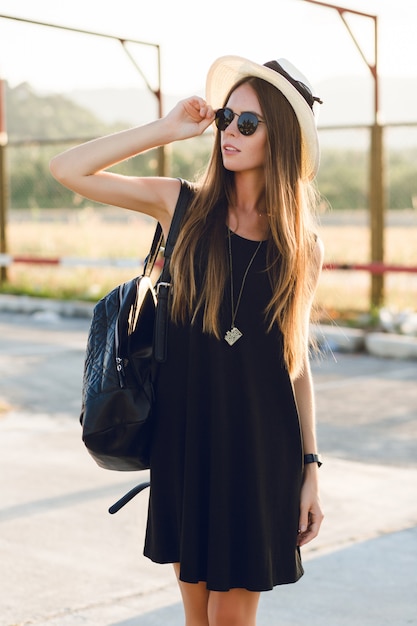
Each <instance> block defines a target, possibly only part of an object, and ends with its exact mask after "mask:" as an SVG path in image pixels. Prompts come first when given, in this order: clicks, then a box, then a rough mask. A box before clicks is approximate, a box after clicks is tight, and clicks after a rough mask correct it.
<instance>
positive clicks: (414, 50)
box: [0, 0, 417, 96]
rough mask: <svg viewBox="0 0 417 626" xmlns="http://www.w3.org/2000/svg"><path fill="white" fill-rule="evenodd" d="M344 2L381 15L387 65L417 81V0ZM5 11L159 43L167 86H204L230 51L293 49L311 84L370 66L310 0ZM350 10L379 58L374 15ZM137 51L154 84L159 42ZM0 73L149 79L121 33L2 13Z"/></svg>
mask: <svg viewBox="0 0 417 626" xmlns="http://www.w3.org/2000/svg"><path fill="white" fill-rule="evenodd" d="M334 4H338V2H337V0H334ZM340 4H341V5H342V6H343V7H345V8H349V9H356V10H360V11H363V12H366V13H370V14H373V15H374V14H375V15H378V20H379V69H380V74H381V75H382V76H400V75H401V76H409V77H412V78H413V79H414V86H415V87H414V88H417V44H416V36H415V29H416V24H417V0H341V2H340ZM0 14H2V15H10V16H15V17H22V18H27V19H34V20H37V21H42V22H48V23H54V24H60V25H65V26H72V27H75V28H81V29H85V30H94V31H100V32H102V33H108V34H113V35H117V36H118V37H126V38H132V39H136V40H140V41H145V42H150V43H157V44H159V45H160V46H161V57H162V90H163V92H165V93H170V94H178V95H180V96H183V95H191V94H193V93H195V92H200V93H201V89H202V87H204V84H205V76H206V73H207V70H208V68H209V66H210V64H211V62H212V61H213V60H214V59H215V58H217V57H219V56H222V55H224V54H238V55H241V56H245V57H248V58H251V59H252V60H254V61H257V62H260V63H264V62H265V61H268V60H271V59H274V58H277V57H286V58H288V59H290V60H291V61H292V62H293V63H294V64H295V65H296V66H298V67H299V68H300V69H301V70H302V71H303V72H304V74H306V75H307V76H308V78H309V79H310V81H311V82H312V83H313V84H314V83H317V82H318V81H321V80H323V79H326V78H329V77H332V76H335V75H361V76H367V75H369V70H368V69H367V67H366V65H365V63H364V61H363V60H362V58H361V57H360V55H359V53H358V51H357V49H356V47H355V46H354V44H353V41H352V39H351V37H350V35H349V33H348V31H347V29H346V27H345V25H344V24H343V22H342V20H341V19H340V16H339V15H338V13H337V11H335V10H334V9H330V8H325V7H321V6H316V5H313V4H311V3H309V2H306V1H305V0H236V1H231V0H228V1H226V0H210V1H209V2H198V1H196V0H116V1H114V0H71V2H65V1H64V0H61V1H60V0H36V1H35V0H0ZM346 18H347V20H348V21H349V24H350V26H351V28H352V31H353V32H354V33H355V35H356V36H357V38H358V40H359V42H360V44H361V46H362V47H363V48H364V50H365V51H366V53H367V56H368V58H369V60H370V61H373V21H372V20H370V19H368V18H364V17H357V16H353V15H346ZM131 51H132V53H133V54H134V56H135V59H136V60H137V62H138V64H139V65H140V66H141V68H142V69H143V70H144V72H145V74H146V76H147V77H148V80H149V82H151V83H152V84H155V80H156V76H157V74H156V62H155V58H156V57H155V54H154V50H153V48H152V47H149V46H137V47H134V48H131ZM0 76H1V77H3V78H5V79H7V80H8V81H9V82H10V84H11V85H12V86H14V85H16V84H18V83H20V82H23V81H28V82H30V83H31V84H32V85H33V86H34V87H35V88H38V89H41V90H47V91H53V92H59V91H70V90H71V89H73V88H94V87H103V86H112V87H126V86H138V83H141V82H142V81H141V79H140V77H139V76H138V73H137V70H136V69H135V68H134V66H133V64H132V63H131V62H130V61H129V60H128V59H127V58H126V56H125V54H124V52H123V50H122V47H121V45H120V44H119V43H117V42H115V43H114V42H111V41H108V40H103V39H99V38H92V37H86V36H81V35H74V34H71V33H67V32H65V31H62V30H59V31H57V30H55V29H50V28H44V27H37V26H33V25H28V24H22V23H19V22H14V21H11V20H6V19H0ZM142 84H143V83H142Z"/></svg>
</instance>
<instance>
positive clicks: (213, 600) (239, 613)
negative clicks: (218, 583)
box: [208, 589, 260, 626]
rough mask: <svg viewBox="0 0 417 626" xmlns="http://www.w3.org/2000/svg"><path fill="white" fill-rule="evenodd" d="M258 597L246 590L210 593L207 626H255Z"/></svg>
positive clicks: (256, 594) (256, 593)
mask: <svg viewBox="0 0 417 626" xmlns="http://www.w3.org/2000/svg"><path fill="white" fill-rule="evenodd" d="M259 597H260V593H259V592H255V591H248V590H247V589H231V590H230V591H210V596H209V601H208V617H209V626H256V613H257V610H258V603H259Z"/></svg>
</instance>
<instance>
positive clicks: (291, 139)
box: [171, 78, 316, 376]
mask: <svg viewBox="0 0 417 626" xmlns="http://www.w3.org/2000/svg"><path fill="white" fill-rule="evenodd" d="M242 83H248V84H249V85H251V87H252V88H253V89H254V91H255V93H256V94H257V97H258V100H259V103H260V106H261V109H262V113H263V117H264V119H265V120H266V125H267V131H268V132H267V144H266V158H265V187H264V192H263V198H262V200H263V203H264V204H265V207H266V212H267V215H268V222H269V229H270V233H269V239H268V247H267V269H268V274H269V278H270V282H271V286H272V297H271V300H270V302H269V304H268V306H267V310H266V311H265V319H266V320H267V327H268V330H270V329H271V328H272V327H273V325H274V324H278V326H279V328H280V329H281V331H282V333H283V337H284V360H285V364H286V367H287V369H288V371H289V373H290V374H291V375H292V376H296V375H297V374H299V373H300V372H301V369H302V366H303V362H304V356H305V350H306V346H307V340H308V337H307V334H308V327H307V324H306V319H305V318H306V311H307V309H308V306H309V303H310V299H311V297H312V282H313V274H314V267H315V263H314V261H313V259H312V257H313V254H314V247H315V240H316V236H315V234H314V230H313V228H312V224H311V219H310V218H311V213H312V212H311V205H312V200H311V199H312V186H311V184H310V183H309V182H308V181H306V180H302V179H301V159H302V143H301V141H302V140H301V132H300V126H299V124H298V121H297V118H296V116H295V113H294V111H293V109H292V107H291V105H290V104H289V103H288V101H287V99H286V98H285V97H284V96H283V95H282V93H281V92H280V91H279V90H278V89H276V88H275V87H273V86H272V85H270V84H269V83H267V82H266V81H264V80H261V79H259V78H249V79H247V78H246V79H244V80H242V81H240V82H239V83H238V84H237V85H235V86H234V87H233V89H232V90H231V92H230V93H232V92H233V91H234V90H235V89H236V88H237V87H238V86H239V85H241V84H242ZM229 97H230V94H229V95H228V97H227V98H226V102H227V100H228V99H229ZM234 195H235V189H234V174H233V172H230V171H228V170H226V169H225V168H224V166H223V162H222V157H221V150H220V133H219V132H218V133H217V134H216V137H215V142H214V147H213V152H212V156H211V160H210V162H209V164H208V167H207V170H206V172H205V174H204V176H203V177H202V179H201V181H200V182H199V183H198V184H197V185H196V195H195V198H194V201H193V203H192V205H191V207H190V210H189V212H188V215H187V218H186V220H185V223H184V226H183V228H182V230H181V234H180V236H179V239H178V242H177V245H176V248H175V251H174V254H173V257H172V262H171V270H172V280H173V286H174V288H173V300H172V317H173V320H174V321H175V322H180V323H187V321H188V322H191V323H194V321H195V318H196V313H197V312H198V311H199V310H202V311H203V331H204V332H208V333H213V334H214V335H215V336H216V337H217V338H220V337H221V333H220V327H219V310H220V305H221V302H222V299H223V297H224V289H225V285H226V280H227V273H228V265H227V253H226V252H227V251H226V246H225V245H224V242H225V224H226V220H227V211H228V206H229V205H233V203H234ZM197 251H198V257H197ZM197 258H203V259H204V267H203V268H200V271H202V272H203V277H204V279H203V280H202V281H201V291H199V292H197V289H196V269H197V266H196V259H197Z"/></svg>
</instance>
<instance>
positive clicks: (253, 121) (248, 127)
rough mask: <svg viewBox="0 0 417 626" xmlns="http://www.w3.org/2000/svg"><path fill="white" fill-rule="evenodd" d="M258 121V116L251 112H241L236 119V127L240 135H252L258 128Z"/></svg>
mask: <svg viewBox="0 0 417 626" xmlns="http://www.w3.org/2000/svg"><path fill="white" fill-rule="evenodd" d="M258 123H259V121H258V118H257V117H256V115H254V114H253V113H242V115H239V118H238V120H237V127H238V129H239V131H240V132H241V133H242V135H245V136H246V137H247V136H248V135H253V133H254V132H255V130H256V129H257V128H258Z"/></svg>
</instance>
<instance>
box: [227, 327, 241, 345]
mask: <svg viewBox="0 0 417 626" xmlns="http://www.w3.org/2000/svg"><path fill="white" fill-rule="evenodd" d="M241 337H242V333H241V332H240V330H239V329H238V328H236V326H233V328H231V329H230V330H228V331H227V333H226V334H225V336H224V338H225V340H226V341H227V343H228V344H229V346H233V344H234V343H236V341H238V339H240V338H241Z"/></svg>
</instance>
